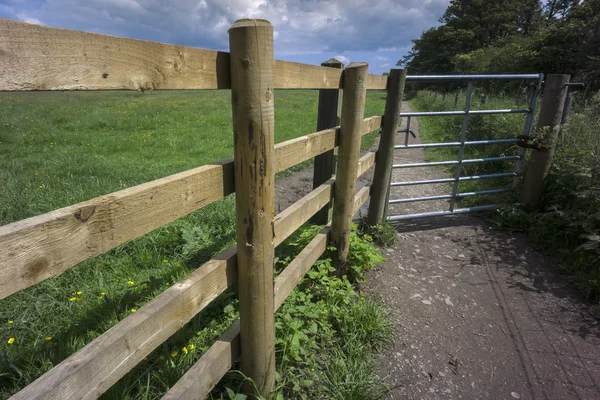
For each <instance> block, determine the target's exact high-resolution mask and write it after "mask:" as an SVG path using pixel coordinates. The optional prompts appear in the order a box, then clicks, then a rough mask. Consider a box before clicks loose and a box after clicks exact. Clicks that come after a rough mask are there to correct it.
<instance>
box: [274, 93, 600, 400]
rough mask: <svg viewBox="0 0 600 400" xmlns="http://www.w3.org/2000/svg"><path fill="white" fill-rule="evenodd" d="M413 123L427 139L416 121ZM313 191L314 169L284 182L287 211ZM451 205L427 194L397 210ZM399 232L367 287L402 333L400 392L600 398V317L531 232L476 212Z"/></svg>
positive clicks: (388, 376)
mask: <svg viewBox="0 0 600 400" xmlns="http://www.w3.org/2000/svg"><path fill="white" fill-rule="evenodd" d="M403 109H406V110H409V107H408V105H407V104H406V103H404V104H403ZM404 122H406V121H404ZM411 128H412V129H413V130H414V131H415V132H416V133H417V136H418V121H417V120H416V119H414V118H413V120H412V121H411ZM403 141H404V137H403V135H399V136H398V139H397V143H399V144H400V143H403ZM412 142H413V143H414V141H412ZM395 156H396V159H395V163H407V162H422V161H424V158H425V156H424V151H423V150H410V151H397V152H396V155H395ZM372 174H373V168H371V170H370V171H368V172H367V173H366V174H365V175H364V176H363V177H362V178H361V179H360V182H359V185H358V186H359V187H360V186H361V185H364V184H365V183H367V182H370V181H371V178H372ZM446 177H448V175H447V174H446V173H445V172H444V171H441V170H439V169H435V168H412V169H406V170H394V180H395V181H400V180H402V181H407V180H421V179H435V178H446ZM311 190H312V170H305V171H300V172H297V173H295V174H293V175H291V176H289V177H287V178H284V179H281V180H280V181H278V182H277V184H276V205H275V208H276V212H279V211H282V210H284V209H285V208H286V207H287V206H289V205H290V204H292V203H293V202H295V201H297V200H298V199H299V198H300V197H302V196H303V195H306V194H307V193H309V192H310V191H311ZM446 192H447V187H446V186H445V185H444V184H439V185H419V186H408V187H402V188H393V190H392V193H391V198H403V197H420V196H431V195H436V194H443V193H446ZM366 207H367V205H365V206H363V208H361V212H362V213H363V214H364V213H365V212H366V209H367V208H366ZM447 207H448V203H447V202H446V201H428V202H423V203H409V204H405V205H402V206H400V205H395V206H393V208H391V212H392V213H409V212H410V213H414V212H423V211H427V210H444V209H447ZM397 231H398V233H397V236H398V241H397V243H396V244H395V246H394V247H393V248H385V249H382V251H383V253H384V256H385V257H386V261H385V263H383V264H380V265H379V266H378V267H377V268H376V269H375V270H373V271H370V272H369V273H368V275H367V278H368V282H367V283H366V284H364V285H362V289H363V290H364V291H365V292H366V293H367V295H368V296H369V297H370V298H372V299H376V300H379V301H381V302H382V303H383V305H384V307H385V308H386V310H387V312H388V313H389V315H390V318H391V319H392V320H393V322H394V326H395V330H396V337H395V340H394V341H393V343H391V344H390V345H389V346H386V348H385V349H384V351H383V352H382V353H381V354H380V355H379V357H378V363H379V373H380V377H381V379H382V380H383V381H384V382H385V383H386V384H387V385H389V387H390V388H391V390H390V393H389V396H388V398H389V399H515V398H520V399H544V400H549V399H552V400H553V399H600V324H599V323H598V320H597V319H595V318H594V317H593V316H592V315H591V314H590V313H589V312H588V308H589V306H588V305H586V304H584V303H583V302H582V301H581V300H579V298H578V296H577V294H576V293H575V292H574V291H573V289H572V288H571V287H570V286H569V285H568V284H567V283H566V282H565V280H564V278H563V277H561V276H559V275H558V273H557V266H556V265H555V264H554V263H553V262H552V261H551V260H550V259H549V258H548V257H546V256H544V255H543V254H542V253H540V252H539V251H537V250H536V249H535V248H534V247H533V246H531V245H530V244H528V242H527V239H526V238H525V236H524V235H522V234H518V233H517V234H514V233H513V234H509V233H507V232H502V231H498V230H496V229H495V228H494V227H493V226H491V225H490V224H488V223H487V222H486V221H484V220H483V219H481V218H478V217H477V216H474V215H459V216H451V217H437V218H430V219H419V220H413V221H407V222H404V223H402V224H400V225H398V226H397ZM548 234H552V232H548Z"/></svg>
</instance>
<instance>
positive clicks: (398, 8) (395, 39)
mask: <svg viewBox="0 0 600 400" xmlns="http://www.w3.org/2000/svg"><path fill="white" fill-rule="evenodd" d="M448 3H449V0H288V1H283V0H170V1H168V0H0V17H4V18H11V19H18V20H22V21H26V22H30V23H37V24H43V25H48V26H53V27H59V28H68V29H77V30H83V31H87V32H96V33H103V34H108V35H114V36H123V37H130V38H136V39H145V40H152V41H158V42H164V43H173V44H180V45H187V46H194V47H203V48H207V49H216V50H225V51H227V48H228V36H227V29H228V28H229V27H230V26H231V25H232V24H233V22H234V21H235V20H237V19H240V18H265V19H268V20H269V21H271V23H272V24H273V26H274V30H275V58H277V59H283V60H290V61H298V62H304V63H310V64H320V63H321V62H323V61H325V60H327V59H329V58H332V57H336V58H338V59H339V60H340V61H342V62H344V63H348V62H349V61H366V62H368V63H369V71H370V72H371V73H376V74H380V73H383V72H385V71H389V69H390V68H392V67H393V66H394V65H395V64H396V62H397V61H398V60H399V59H400V58H401V57H402V56H403V55H404V54H406V52H407V51H408V50H409V49H410V47H411V40H412V39H414V38H417V37H419V35H420V34H421V32H422V31H424V30H426V29H428V28H430V27H432V26H434V25H437V24H438V22H437V21H438V19H439V17H440V16H441V15H442V14H443V13H444V10H445V9H446V7H447V6H448Z"/></svg>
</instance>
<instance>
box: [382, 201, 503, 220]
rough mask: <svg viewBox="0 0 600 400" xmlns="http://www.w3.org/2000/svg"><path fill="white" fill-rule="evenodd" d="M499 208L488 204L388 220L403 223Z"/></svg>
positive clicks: (394, 217) (397, 216) (389, 218)
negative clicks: (416, 219) (417, 219)
mask: <svg viewBox="0 0 600 400" xmlns="http://www.w3.org/2000/svg"><path fill="white" fill-rule="evenodd" d="M496 208H498V205H496V204H488V205H485V206H474V207H466V208H457V209H455V210H454V211H429V212H424V213H418V214H405V215H392V216H389V217H388V218H387V220H388V221H403V220H407V219H415V218H427V217H440V216H444V215H455V214H466V213H470V212H475V211H487V210H494V209H496Z"/></svg>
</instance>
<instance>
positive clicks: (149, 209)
mask: <svg viewBox="0 0 600 400" xmlns="http://www.w3.org/2000/svg"><path fill="white" fill-rule="evenodd" d="M381 121H382V118H381V117H380V116H375V117H370V118H366V119H365V120H364V121H363V131H362V134H367V133H369V132H371V131H373V130H375V129H378V128H379V127H380V126H381ZM338 130H339V128H336V129H327V130H325V131H321V132H316V133H312V134H310V135H306V136H303V137H300V138H297V139H293V140H289V141H287V142H283V143H279V144H278V145H277V146H276V147H275V155H276V162H275V168H276V172H280V171H283V170H285V169H287V168H289V167H291V166H293V165H296V164H298V163H300V162H302V161H305V160H308V159H310V158H311V157H314V156H315V155H317V154H320V153H322V152H323V151H327V150H328V149H332V148H333V147H334V146H335V144H336V136H338V135H337V134H336V132H337V131H338ZM233 182H234V179H233V161H231V160H225V161H221V162H217V163H214V164H211V165H205V166H203V167H199V168H195V169H192V170H189V171H185V172H181V173H178V174H174V175H171V176H168V177H165V178H161V179H157V180H154V181H151V182H147V183H144V184H141V185H138V186H134V187H131V188H128V189H125V190H121V191H119V192H115V193H111V194H108V195H105V196H101V197H97V198H95V199H92V200H89V201H85V202H82V203H78V204H74V205H72V206H69V207H65V208H62V209H59V210H56V211H52V212H50V213H47V214H42V215H39V216H36V217H32V218H28V219H25V220H22V221H18V222H14V223H12V224H9V225H5V226H2V227H0V243H2V245H3V250H4V251H2V252H0V299H2V298H4V297H7V296H9V295H11V294H13V293H16V292H18V291H19V290H22V289H24V288H26V287H29V286H31V285H34V284H36V283H39V282H41V281H43V280H45V279H47V278H50V277H56V276H59V275H60V274H62V273H63V272H65V271H66V270H68V269H69V268H71V267H73V266H75V265H77V264H78V263H80V262H82V261H85V260H86V259H88V258H91V257H95V256H98V255H100V254H102V253H104V252H106V251H108V250H110V249H112V248H114V247H116V246H118V245H120V244H123V243H126V242H128V241H129V240H132V239H135V238H137V237H140V236H142V235H144V234H146V233H148V232H151V231H152V230H154V229H157V228H159V227H161V226H162V225H165V224H167V223H169V222H172V221H174V220H176V219H177V218H180V217H183V216H185V215H187V214H189V213H191V212H193V211H196V210H198V209H200V208H202V207H204V206H206V205H208V204H210V203H212V202H213V201H216V200H218V199H221V198H222V197H224V196H227V195H228V194H231V193H233V191H234V187H233V186H234V185H233Z"/></svg>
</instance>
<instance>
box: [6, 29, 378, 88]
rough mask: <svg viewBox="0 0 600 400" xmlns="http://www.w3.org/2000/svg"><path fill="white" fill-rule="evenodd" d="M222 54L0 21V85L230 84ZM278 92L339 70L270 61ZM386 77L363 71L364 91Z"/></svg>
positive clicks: (313, 83) (331, 84) (329, 80)
mask: <svg viewBox="0 0 600 400" xmlns="http://www.w3.org/2000/svg"><path fill="white" fill-rule="evenodd" d="M229 62H230V61H229V53H226V52H220V51H215V50H206V49H199V48H193V47H187V46H178V45H172V44H163V43H157V42H149V41H144V40H135V39H126V38H120V37H114V36H106V35H99V34H95V33H87V32H81V31H74V30H67V29H58V28H50V27H46V26H41V25H34V24H27V23H24V22H20V21H14V20H8V19H0V71H1V72H2V73H1V74H0V90H5V91H28V90H120V89H125V90H155V89H230V88H231V82H230V67H229ZM273 73H274V85H275V88H277V89H333V88H339V87H340V84H341V80H342V79H341V74H342V72H341V70H337V71H332V69H331V68H327V67H321V66H317V65H310V64H300V63H295V62H290V61H275V63H274V65H273ZM386 82H387V77H385V76H380V75H370V76H369V78H368V87H369V89H385V88H386Z"/></svg>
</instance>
